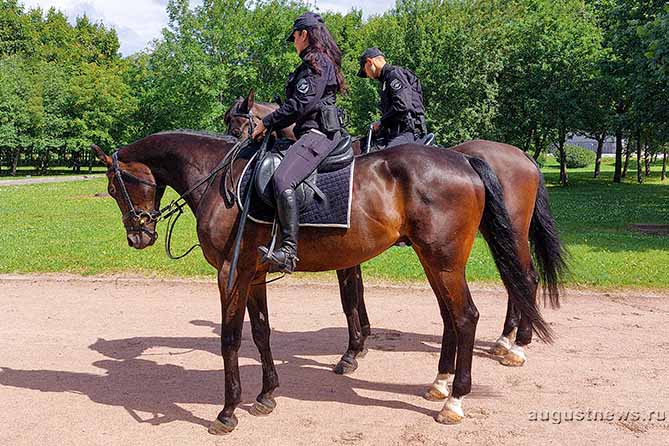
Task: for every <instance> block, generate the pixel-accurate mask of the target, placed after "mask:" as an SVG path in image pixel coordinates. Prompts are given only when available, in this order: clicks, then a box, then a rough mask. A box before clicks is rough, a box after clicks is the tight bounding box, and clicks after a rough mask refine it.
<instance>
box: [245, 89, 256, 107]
mask: <svg viewBox="0 0 669 446" xmlns="http://www.w3.org/2000/svg"><path fill="white" fill-rule="evenodd" d="M255 101H256V92H255V91H253V89H251V91H249V95H248V96H246V99H244V103H243V104H242V110H243V111H246V112H249V111H251V110H252V109H253V106H254V105H255V103H256V102H255Z"/></svg>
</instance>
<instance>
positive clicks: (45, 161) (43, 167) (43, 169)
mask: <svg viewBox="0 0 669 446" xmlns="http://www.w3.org/2000/svg"><path fill="white" fill-rule="evenodd" d="M48 170H49V150H48V149H46V150H45V151H44V152H43V153H42V159H41V160H40V166H39V174H40V175H46V174H47V171H48Z"/></svg>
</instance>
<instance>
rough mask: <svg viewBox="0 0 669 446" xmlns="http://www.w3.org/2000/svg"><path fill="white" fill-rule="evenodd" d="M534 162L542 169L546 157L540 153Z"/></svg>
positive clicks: (546, 159)
mask: <svg viewBox="0 0 669 446" xmlns="http://www.w3.org/2000/svg"><path fill="white" fill-rule="evenodd" d="M534 161H536V162H537V165H538V166H539V167H544V166H545V165H546V163H547V162H548V156H547V155H546V154H545V153H543V152H542V153H541V154H540V155H539V156H538V157H537V158H536V159H535V160H534Z"/></svg>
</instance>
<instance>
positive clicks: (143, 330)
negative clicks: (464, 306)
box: [0, 276, 669, 446]
mask: <svg viewBox="0 0 669 446" xmlns="http://www.w3.org/2000/svg"><path fill="white" fill-rule="evenodd" d="M473 295H474V298H475V301H476V303H477V305H478V307H479V310H480V312H481V319H480V322H479V330H478V336H477V346H476V352H475V354H476V356H475V359H474V368H473V377H474V388H473V391H472V393H471V395H470V396H468V397H467V398H465V411H466V413H467V418H466V419H465V420H464V421H463V423H462V424H460V425H457V426H444V425H441V424H438V423H436V422H435V421H434V419H433V417H434V416H435V414H436V413H437V411H438V410H439V409H440V408H441V403H435V402H429V401H426V400H424V399H423V398H422V397H421V395H422V393H423V391H424V390H425V389H426V385H427V384H428V383H430V382H431V381H432V379H433V378H434V374H435V373H436V365H437V360H438V345H439V342H440V333H441V320H440V318H439V315H438V311H437V305H436V302H435V298H434V296H433V295H432V293H431V292H430V290H429V289H427V288H423V287H415V288H401V287H373V288H368V290H367V303H368V308H369V311H370V316H371V321H372V325H373V333H374V334H373V336H372V337H371V339H370V340H369V341H368V346H369V348H370V351H369V354H368V355H367V357H366V358H365V359H363V360H361V361H360V368H359V369H358V370H357V371H356V372H355V373H354V374H353V375H350V376H338V375H335V374H334V373H332V372H331V371H330V369H331V366H332V365H333V364H334V363H335V362H336V360H337V359H338V357H339V355H340V354H341V353H342V352H343V350H344V347H345V345H346V336H347V335H346V333H347V332H346V328H345V320H344V317H343V315H342V311H341V307H340V303H339V297H338V291H337V289H336V288H335V287H332V286H328V285H317V284H305V283H296V282H284V283H281V282H280V283H278V284H276V285H270V291H269V296H270V297H269V300H270V312H271V315H270V322H271V324H272V327H273V334H272V345H273V352H274V357H275V359H276V363H277V369H278V372H279V375H280V380H281V387H280V388H279V389H278V391H277V402H278V406H277V408H276V410H275V411H274V413H272V414H271V415H270V416H268V417H263V418H258V417H254V416H252V415H251V414H249V412H248V409H249V408H250V404H251V403H252V402H253V400H254V398H255V395H256V394H257V393H258V391H259V389H260V386H261V371H260V364H259V361H258V354H257V350H256V348H255V345H254V344H253V342H252V340H251V334H250V327H249V326H248V323H247V325H246V326H245V328H244V341H243V343H242V348H241V353H240V357H241V363H240V366H241V367H240V368H241V375H242V384H243V390H244V391H243V403H242V405H241V406H240V407H239V409H237V416H238V418H239V426H238V427H237V430H235V431H234V432H233V433H232V434H229V435H227V436H225V437H214V436H211V435H209V434H208V433H207V429H206V426H208V424H209V420H211V419H213V418H214V417H215V416H216V414H217V413H218V411H219V410H220V408H221V402H222V399H223V373H222V367H223V365H222V360H221V358H220V356H219V343H218V338H217V333H218V331H219V326H218V323H217V321H218V320H219V318H220V309H219V305H218V296H217V290H216V288H215V286H214V285H213V284H210V283H198V282H186V281H181V282H179V281H174V282H168V281H151V280H110V279H97V278H93V279H90V278H89V279H86V280H80V279H74V278H68V279H65V280H56V279H54V278H53V277H28V276H15V277H12V276H0V302H1V303H2V308H3V311H2V312H1V313H0V324H1V327H2V333H3V334H2V339H3V341H4V342H2V344H1V345H0V367H2V368H1V369H0V407H1V408H2V410H1V411H0V444H2V445H37V444H39V445H43V444H48V445H52V444H53V445H55V444H57V445H191V444H192V445H209V444H211V445H224V444H234V445H246V444H249V445H250V444H266V445H296V444H299V445H301V444H304V445H320V444H325V445H329V444H336V445H368V444H369V445H377V446H378V445H395V444H407V445H451V444H475V445H488V444H490V445H500V444H514V445H525V444H528V445H529V444H540V445H541V444H559V445H565V444H574V445H577V444H578V445H582V444H607V445H609V444H640V445H641V444H643V445H666V444H668V440H669V421H668V420H666V419H665V421H657V419H656V418H655V419H653V420H648V419H646V418H647V417H649V416H650V412H651V411H660V412H661V413H660V414H659V417H662V413H664V414H665V415H664V416H665V417H666V412H669V388H668V386H667V383H669V371H668V370H667V367H668V365H669V363H668V361H667V350H668V349H669V324H668V321H669V318H668V314H669V294H664V295H663V294H662V293H652V292H649V293H645V292H631V293H623V292H616V293H597V292H586V291H571V292H569V293H568V296H567V298H566V299H565V301H564V305H563V308H562V309H561V310H559V311H552V310H546V311H545V315H546V318H547V319H548V320H549V321H551V324H552V326H553V328H554V329H555V331H556V332H557V334H558V335H559V338H558V340H557V342H556V343H555V344H554V345H552V346H549V345H543V344H539V343H537V344H532V346H531V347H530V348H529V349H528V357H529V359H528V362H527V364H526V365H525V366H524V367H522V368H506V367H503V366H501V365H500V364H499V363H498V362H497V359H496V358H495V357H492V356H490V355H489V354H488V353H487V350H488V348H489V347H490V345H491V343H492V341H494V339H496V337H497V336H498V334H499V333H498V332H499V329H500V327H501V323H502V318H503V315H504V309H505V304H504V302H505V297H504V295H503V293H502V291H501V290H500V289H497V288H492V287H473ZM579 410H580V411H584V412H585V415H584V416H586V417H587V416H593V417H595V416H605V417H607V418H611V417H615V418H614V419H608V420H598V421H595V420H587V419H586V420H582V421H573V420H572V421H562V422H561V423H558V422H557V421H558V418H557V416H558V415H560V413H562V414H563V417H565V416H566V417H567V418H571V417H570V413H573V412H575V411H579ZM589 410H591V411H601V414H600V415H596V414H595V413H594V412H592V414H591V415H589V414H588V413H587V411H589ZM606 411H610V414H609V413H606ZM628 412H630V413H629V414H628ZM634 412H639V415H640V416H641V417H642V419H640V420H634V418H635V417H636V414H635V413H634ZM533 413H535V414H537V417H538V418H542V417H545V416H551V417H553V418H552V420H551V421H541V420H539V421H532V420H531V419H530V418H532V415H533ZM626 414H628V415H626ZM576 416H578V414H576ZM626 416H627V419H625V417H626Z"/></svg>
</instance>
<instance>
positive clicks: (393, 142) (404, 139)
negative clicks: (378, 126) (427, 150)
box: [386, 132, 418, 149]
mask: <svg viewBox="0 0 669 446" xmlns="http://www.w3.org/2000/svg"><path fill="white" fill-rule="evenodd" d="M387 141H388V143H387V144H386V149H388V148H390V147H393V146H399V145H400V144H410V143H415V142H417V141H418V139H417V138H416V135H415V134H414V133H413V132H404V133H400V134H399V135H396V136H394V137H393V138H388V139H387Z"/></svg>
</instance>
